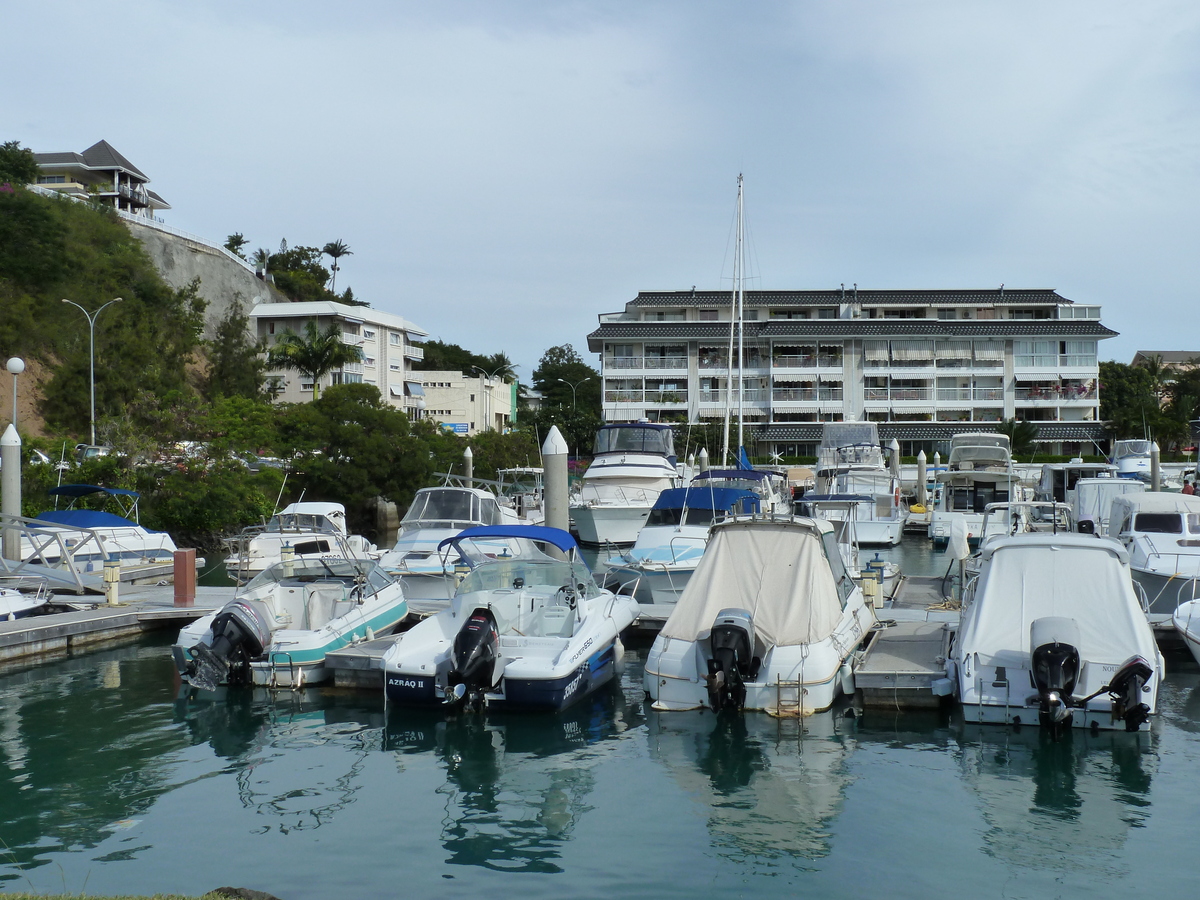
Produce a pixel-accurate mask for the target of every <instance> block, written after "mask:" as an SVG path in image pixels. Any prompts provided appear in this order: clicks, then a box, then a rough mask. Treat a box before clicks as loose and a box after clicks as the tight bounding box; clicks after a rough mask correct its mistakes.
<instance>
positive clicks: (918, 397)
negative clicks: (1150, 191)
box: [588, 287, 1116, 456]
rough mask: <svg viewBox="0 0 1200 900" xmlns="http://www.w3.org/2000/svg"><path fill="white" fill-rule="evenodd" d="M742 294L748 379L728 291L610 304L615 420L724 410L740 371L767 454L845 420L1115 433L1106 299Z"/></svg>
mask: <svg viewBox="0 0 1200 900" xmlns="http://www.w3.org/2000/svg"><path fill="white" fill-rule="evenodd" d="M744 307H745V314H744V316H743V342H744V347H745V350H744V355H743V363H742V379H743V381H742V384H741V385H740V386H739V384H738V380H737V379H738V376H737V364H736V360H737V349H736V344H735V349H734V358H733V362H734V365H733V367H732V372H731V367H730V355H729V335H730V329H731V324H732V323H731V319H732V315H731V309H732V304H731V298H730V292H729V291H697V290H695V289H692V290H691V291H643V292H641V293H639V294H638V295H637V296H636V297H635V298H634V299H633V300H631V301H630V302H629V303H627V304H626V305H625V309H624V310H623V311H622V312H617V313H607V314H603V315H601V316H600V327H599V328H597V329H596V330H595V331H593V332H592V333H591V334H590V335H588V348H589V349H590V350H592V351H593V352H595V353H599V354H600V356H601V367H602V372H603V378H604V416H605V419H606V420H607V421H610V422H626V421H635V420H638V419H643V418H645V419H649V420H651V421H680V422H682V421H689V422H698V421H704V420H706V419H715V418H722V417H724V415H725V411H726V399H727V393H726V392H727V390H728V388H729V385H730V382H731V378H732V386H733V391H732V403H733V406H734V407H735V408H736V406H737V403H738V396H739V394H740V396H741V403H742V415H743V421H744V422H745V423H746V425H747V426H748V427H749V432H748V433H749V434H750V435H753V436H754V440H755V441H756V443H757V452H758V453H760V454H764V455H765V454H768V453H774V452H777V453H780V454H782V455H784V456H797V455H799V456H807V455H812V454H813V453H815V452H816V451H815V448H816V445H817V443H818V442H819V440H820V433H821V423H823V422H837V421H844V420H846V421H848V420H857V421H872V422H877V423H879V434H880V437H881V438H882V439H883V440H885V441H888V440H891V439H892V438H897V439H898V440H899V441H900V443H901V449H902V451H903V452H904V453H905V454H906V455H908V454H910V453H915V452H916V451H917V450H918V449H926V450H930V451H932V450H934V449H938V448H940V447H941V445H943V444H944V443H945V442H948V441H949V439H950V437H951V435H953V434H956V433H959V432H963V431H979V430H988V429H990V428H992V427H994V426H995V425H996V424H997V423H998V422H1000V421H1002V420H1005V419H1019V420H1026V421H1032V422H1036V423H1037V424H1038V440H1039V441H1040V442H1042V443H1043V446H1045V449H1046V450H1047V451H1052V452H1053V451H1057V452H1075V451H1077V450H1083V449H1090V448H1092V446H1093V444H1094V442H1098V441H1101V440H1103V438H1104V429H1103V425H1102V423H1101V422H1100V421H1099V409H1100V399H1099V383H1098V375H1099V369H1098V365H1097V359H1096V346H1097V342H1098V341H1100V340H1103V339H1104V338H1108V337H1113V336H1115V335H1116V332H1115V331H1112V330H1110V329H1109V328H1106V327H1105V326H1104V325H1102V324H1101V323H1100V307H1099V306H1085V305H1080V304H1076V303H1073V302H1072V301H1070V300H1068V299H1066V298H1065V297H1062V296H1060V295H1059V294H1058V293H1057V292H1055V291H1053V290H1009V289H1005V288H1003V287H1001V288H1000V289H998V290H940V291H939V290H912V291H908V290H897V291H865V290H834V291H747V292H746V294H745V303H744ZM735 414H736V413H735ZM747 439H748V440H749V437H748V438H747ZM1093 452H1094V451H1093Z"/></svg>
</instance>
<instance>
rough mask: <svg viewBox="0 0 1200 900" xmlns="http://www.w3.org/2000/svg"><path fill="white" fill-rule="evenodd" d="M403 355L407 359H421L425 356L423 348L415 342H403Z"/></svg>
mask: <svg viewBox="0 0 1200 900" xmlns="http://www.w3.org/2000/svg"><path fill="white" fill-rule="evenodd" d="M404 355H405V356H406V357H407V358H408V359H416V360H421V359H424V358H425V348H424V347H418V346H416V345H415V344H405V345H404Z"/></svg>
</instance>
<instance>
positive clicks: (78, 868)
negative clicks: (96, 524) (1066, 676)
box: [0, 639, 1200, 900]
mask: <svg viewBox="0 0 1200 900" xmlns="http://www.w3.org/2000/svg"><path fill="white" fill-rule="evenodd" d="M169 643H170V642H169V640H165V639H150V640H147V641H145V642H143V643H141V644H137V645H131V646H126V647H123V648H119V649H113V650H104V651H99V652H94V653H90V654H83V655H80V656H77V657H75V658H70V659H64V660H61V661H58V662H53V663H48V664H44V665H41V666H37V667H31V668H27V669H24V670H7V671H5V672H4V673H0V759H2V761H3V764H2V765H0V823H3V824H2V825H0V841H2V843H0V889H3V890H9V891H18V890H36V891H42V892H53V893H64V892H66V893H71V892H78V891H81V890H87V891H89V892H118V891H122V892H136V893H147V894H148V893H152V892H155V891H180V892H185V893H196V894H198V893H201V892H203V891H206V890H210V889H212V888H214V887H217V886H219V885H226V884H230V885H240V886H247V887H254V888H258V889H260V890H266V891H269V892H271V893H274V894H276V895H278V896H280V897H283V898H286V900H299V898H310V897H311V898H317V897H329V896H354V897H376V896H377V897H421V898H426V897H428V898H433V897H472V898H474V897H488V896H503V897H508V896H521V897H528V898H541V897H546V898H551V897H553V898H563V897H572V898H574V897H604V898H612V897H622V898H625V897H634V898H636V897H646V898H652V897H653V898H676V897H678V898H685V897H686V898H695V897H793V896H801V895H802V896H804V897H819V898H824V897H836V898H842V897H845V898H858V897H889V898H893V897H894V898H907V897H913V898H930V897H968V898H989V897H1006V898H1007V897H1030V898H1035V897H1036V898H1042V897H1088V898H1110V897H1112V898H1116V897H1121V898H1126V897H1128V896H1130V895H1131V894H1132V893H1133V892H1135V891H1136V892H1137V893H1138V894H1139V895H1140V894H1143V893H1148V894H1149V895H1151V896H1159V897H1185V896H1191V895H1192V894H1193V893H1194V890H1195V889H1194V887H1193V884H1194V881H1195V877H1196V875H1197V874H1200V863H1198V862H1197V861H1196V853H1195V849H1194V845H1195V833H1196V825H1197V824H1198V821H1200V813H1198V812H1197V808H1198V807H1197V804H1196V801H1195V789H1196V784H1197V773H1200V670H1198V669H1197V667H1196V666H1195V665H1194V664H1193V663H1192V662H1191V660H1190V658H1187V657H1183V656H1171V657H1169V659H1168V664H1169V667H1170V669H1171V673H1170V675H1169V677H1168V679H1167V681H1166V683H1165V684H1164V686H1163V689H1162V692H1161V694H1160V701H1161V704H1162V714H1161V715H1160V716H1159V717H1158V720H1157V721H1156V722H1155V723H1154V729H1153V731H1152V732H1151V733H1149V734H1144V735H1126V734H1102V735H1099V736H1092V735H1088V734H1072V735H1071V736H1070V738H1069V739H1067V740H1064V741H1062V742H1060V743H1053V742H1050V741H1047V740H1045V739H1044V738H1043V737H1042V736H1041V735H1040V734H1039V732H1038V731H1037V730H1035V729H1028V728H1026V729H1023V730H1022V731H1020V732H1013V731H1012V730H1010V729H1004V728H980V727H978V726H975V727H971V726H963V725H961V724H960V723H958V722H956V721H955V719H954V718H953V717H952V716H950V715H947V714H937V713H929V714H921V715H917V714H901V713H896V712H890V711H882V712H881V711H874V710H868V711H866V713H865V715H863V716H862V717H860V718H847V717H846V716H845V714H844V710H843V711H840V712H838V713H827V714H821V715H818V716H814V717H811V718H809V719H806V720H803V721H797V720H775V719H771V718H769V717H767V716H765V715H761V714H750V715H747V716H745V717H744V718H734V719H724V718H720V719H719V718H717V717H715V716H713V715H711V714H701V713H683V714H679V713H675V714H657V713H654V712H652V711H650V710H648V708H647V707H646V706H645V704H644V703H643V701H642V691H641V684H640V680H641V665H642V660H643V659H644V656H645V648H644V647H641V648H632V649H631V651H630V653H629V662H628V666H627V669H626V671H625V673H624V675H623V677H622V680H621V682H620V684H619V685H615V686H614V689H613V690H611V691H608V692H606V693H604V694H603V695H602V696H598V697H595V698H594V699H591V700H589V701H586V702H585V704H584V705H583V706H582V707H581V708H579V709H576V710H574V711H572V712H571V713H570V714H569V715H566V716H560V717H555V716H503V717H495V716H491V717H487V718H482V717H477V716H466V717H461V718H458V719H451V720H447V719H445V718H444V717H442V716H440V715H428V714H414V713H411V712H401V713H400V714H398V715H394V716H393V717H392V718H391V719H390V721H389V720H386V719H385V716H384V711H383V707H382V697H381V695H380V694H378V693H371V692H366V693H352V692H345V691H334V690H313V689H309V690H308V691H307V692H305V693H304V694H303V695H293V694H291V693H287V692H284V693H281V694H278V695H276V696H272V695H271V694H269V693H267V692H265V691H251V690H241V691H232V692H227V693H223V694H219V695H205V696H204V697H198V696H190V697H189V696H188V695H187V693H186V692H184V693H182V694H181V693H180V691H179V685H178V682H177V679H176V678H175V676H174V673H173V667H172V664H171V661H170V654H169Z"/></svg>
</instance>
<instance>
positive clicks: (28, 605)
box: [0, 579, 50, 622]
mask: <svg viewBox="0 0 1200 900" xmlns="http://www.w3.org/2000/svg"><path fill="white" fill-rule="evenodd" d="M15 581H16V582H18V583H19V582H20V581H21V579H15ZM49 599H50V595H49V593H48V591H47V586H46V582H45V581H44V580H41V579H39V580H38V583H37V588H36V589H35V590H33V591H28V590H26V591H22V590H20V589H19V588H18V587H16V586H7V585H0V621H9V622H11V621H13V620H14V619H23V618H25V617H26V616H29V615H33V614H35V613H36V612H37V611H38V610H39V609H41V608H42V607H43V606H45V605H46V601H47V600H49Z"/></svg>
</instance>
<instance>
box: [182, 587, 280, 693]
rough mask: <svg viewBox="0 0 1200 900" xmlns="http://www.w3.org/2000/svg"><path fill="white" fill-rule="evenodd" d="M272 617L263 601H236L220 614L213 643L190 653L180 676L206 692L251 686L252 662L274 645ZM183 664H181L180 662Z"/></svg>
mask: <svg viewBox="0 0 1200 900" xmlns="http://www.w3.org/2000/svg"><path fill="white" fill-rule="evenodd" d="M269 621H270V616H269V615H268V611H267V609H266V607H265V606H264V605H263V603H262V602H261V601H259V600H233V601H232V602H230V603H227V604H226V605H225V607H224V608H223V609H222V610H221V611H220V612H219V613H217V615H216V617H215V618H214V619H213V623H212V629H211V630H212V643H211V644H204V643H200V644H197V645H196V646H194V647H190V648H189V649H188V650H187V655H188V656H189V657H191V658H190V659H186V660H183V662H182V664H181V665H180V674H181V675H184V676H185V677H186V678H187V679H188V681H189V682H191V683H192V684H193V685H195V686H196V687H198V688H200V689H201V690H205V691H215V690H216V689H217V685H219V684H220V683H221V682H223V681H224V682H226V683H228V684H230V685H238V684H249V683H250V681H251V676H250V660H252V659H255V658H257V657H259V656H262V654H263V651H264V650H266V648H267V646H268V645H269V644H270V643H271V626H270V625H269V624H268V622H269ZM177 662H179V660H177Z"/></svg>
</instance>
